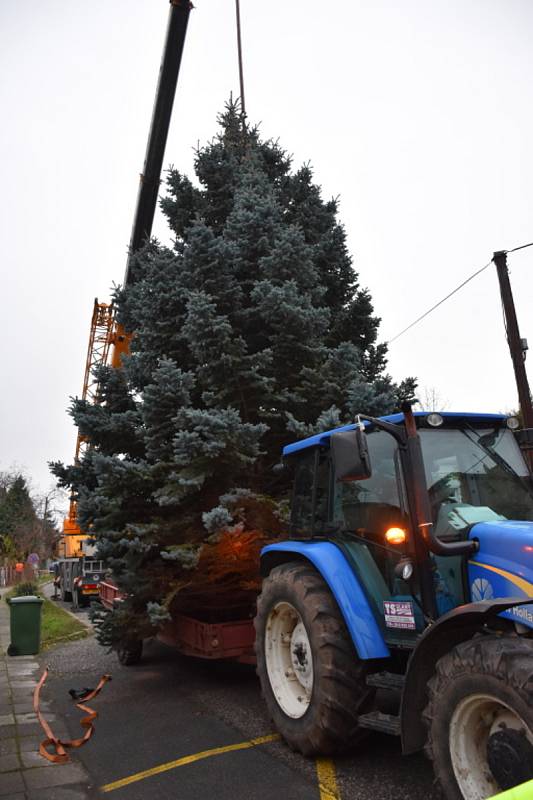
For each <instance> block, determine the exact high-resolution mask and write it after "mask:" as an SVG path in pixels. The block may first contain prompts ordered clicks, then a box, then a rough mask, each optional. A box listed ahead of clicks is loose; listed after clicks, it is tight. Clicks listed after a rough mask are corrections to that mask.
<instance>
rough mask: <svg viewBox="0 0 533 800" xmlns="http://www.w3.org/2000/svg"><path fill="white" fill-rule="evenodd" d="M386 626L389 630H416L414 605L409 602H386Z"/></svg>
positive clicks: (384, 605) (384, 602)
mask: <svg viewBox="0 0 533 800" xmlns="http://www.w3.org/2000/svg"><path fill="white" fill-rule="evenodd" d="M383 607H384V610H385V625H386V626H387V628H402V629H403V630H408V631H414V630H416V624H415V615H414V612H413V604H412V603H409V602H408V601H402V602H400V601H395V600H384V601H383Z"/></svg>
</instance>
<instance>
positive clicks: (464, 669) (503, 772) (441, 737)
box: [424, 636, 533, 800]
mask: <svg viewBox="0 0 533 800" xmlns="http://www.w3.org/2000/svg"><path fill="white" fill-rule="evenodd" d="M428 692H429V703H428V705H427V707H426V709H425V711H424V720H425V722H426V725H427V728H428V742H427V745H426V752H427V754H428V755H429V757H430V758H432V759H433V767H434V770H435V775H436V777H437V779H438V780H439V781H440V783H441V785H442V787H443V789H444V795H445V797H446V798H447V800H485V798H487V797H492V796H493V795H495V794H498V793H499V792H500V791H502V790H505V789H510V788H511V787H513V786H517V785H519V784H521V783H524V782H525V781H527V780H530V779H532V778H533V640H531V639H523V638H520V637H515V636H476V637H475V638H474V639H471V640H470V641H468V642H463V643H462V644H459V645H458V646H457V647H455V648H454V649H453V650H452V651H451V652H450V653H448V654H447V655H445V656H443V657H442V658H441V659H440V660H439V661H438V662H437V667H436V672H435V675H434V677H433V678H432V679H431V680H430V682H429V684H428Z"/></svg>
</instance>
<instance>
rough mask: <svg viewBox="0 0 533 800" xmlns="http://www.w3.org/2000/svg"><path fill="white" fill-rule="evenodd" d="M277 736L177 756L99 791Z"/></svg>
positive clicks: (120, 786)
mask: <svg viewBox="0 0 533 800" xmlns="http://www.w3.org/2000/svg"><path fill="white" fill-rule="evenodd" d="M279 738H280V735H279V733H271V734H269V735H268V736H258V737H257V739H250V740H249V741H247V742H239V743H238V744H228V745H226V746H225V747H213V749H212V750H202V751H201V752H200V753H193V755H191V756H183V758H177V759H176V760H175V761H168V762H167V763H166V764H160V765H159V766H158V767H152V768H151V769H145V770H144V771H143V772H136V773H135V775H128V777H127V778H121V779H120V780H118V781H113V782H112V783H106V784H105V785H104V786H100V791H101V792H114V791H115V789H122V787H123V786H128V785H129V784H130V783H136V782H137V781H142V780H144V779H145V778H150V777H152V775H159V774H160V773H161V772H168V770H169V769H176V767H183V766H185V764H193V763H194V762H195V761H201V759H202V758H210V757H211V756H220V755H222V754H223V753H232V752H233V751H234V750H248V749H249V748H250V747H257V745H259V744H266V743H267V742H276V741H277V740H278V739H279ZM321 796H322V795H321ZM324 798H325V800H329V795H324ZM331 798H332V800H337V795H331Z"/></svg>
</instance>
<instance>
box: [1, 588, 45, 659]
mask: <svg viewBox="0 0 533 800" xmlns="http://www.w3.org/2000/svg"><path fill="white" fill-rule="evenodd" d="M42 605H43V600H42V597H35V595H26V596H23V597H12V598H11V600H10V601H9V608H10V610H11V644H10V645H9V648H8V651H7V652H8V654H9V655H10V656H33V655H35V654H36V653H38V652H39V648H40V646H41V608H42Z"/></svg>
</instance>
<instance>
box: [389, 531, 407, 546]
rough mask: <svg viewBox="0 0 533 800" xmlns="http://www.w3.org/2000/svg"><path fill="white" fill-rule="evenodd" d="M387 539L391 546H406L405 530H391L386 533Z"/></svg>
mask: <svg viewBox="0 0 533 800" xmlns="http://www.w3.org/2000/svg"><path fill="white" fill-rule="evenodd" d="M385 539H386V540H387V541H388V543H389V544H404V542H405V540H406V539H407V534H406V532H405V531H404V529H403V528H389V529H388V531H386V532H385Z"/></svg>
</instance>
